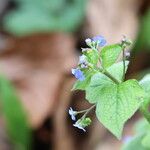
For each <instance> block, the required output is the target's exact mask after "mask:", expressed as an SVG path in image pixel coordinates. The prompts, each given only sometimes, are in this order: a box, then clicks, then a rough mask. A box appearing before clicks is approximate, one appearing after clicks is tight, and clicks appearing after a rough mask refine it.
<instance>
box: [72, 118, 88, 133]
mask: <svg viewBox="0 0 150 150" xmlns="http://www.w3.org/2000/svg"><path fill="white" fill-rule="evenodd" d="M73 126H74V127H76V128H78V129H81V130H83V131H84V132H86V130H85V129H84V127H83V125H82V123H81V120H78V121H77V122H76V123H75V124H73Z"/></svg>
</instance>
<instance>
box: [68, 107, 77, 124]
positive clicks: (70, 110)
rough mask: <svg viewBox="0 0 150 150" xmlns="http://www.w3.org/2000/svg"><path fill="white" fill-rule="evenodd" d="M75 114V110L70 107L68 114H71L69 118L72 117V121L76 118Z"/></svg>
mask: <svg viewBox="0 0 150 150" xmlns="http://www.w3.org/2000/svg"><path fill="white" fill-rule="evenodd" d="M76 114H77V111H74V110H73V109H72V108H71V107H70V109H69V115H70V116H71V119H72V120H73V121H75V120H76Z"/></svg>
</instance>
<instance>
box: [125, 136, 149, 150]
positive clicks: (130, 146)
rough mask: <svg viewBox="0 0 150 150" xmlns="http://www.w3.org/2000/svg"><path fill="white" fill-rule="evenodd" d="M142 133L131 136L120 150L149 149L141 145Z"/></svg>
mask: <svg viewBox="0 0 150 150" xmlns="http://www.w3.org/2000/svg"><path fill="white" fill-rule="evenodd" d="M143 137H144V135H143V134H140V135H138V136H136V137H135V138H133V139H132V140H131V141H130V142H128V143H127V144H125V145H124V146H123V148H122V150H149V148H146V147H144V146H143V145H142V142H141V141H142V139H143Z"/></svg>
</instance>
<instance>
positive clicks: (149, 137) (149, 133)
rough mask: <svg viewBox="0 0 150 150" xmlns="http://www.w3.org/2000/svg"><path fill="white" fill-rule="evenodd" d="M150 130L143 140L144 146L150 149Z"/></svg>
mask: <svg viewBox="0 0 150 150" xmlns="http://www.w3.org/2000/svg"><path fill="white" fill-rule="evenodd" d="M149 142H150V130H149V131H147V133H146V135H145V137H144V138H143V139H142V145H143V146H144V147H146V148H149V149H150V143H149Z"/></svg>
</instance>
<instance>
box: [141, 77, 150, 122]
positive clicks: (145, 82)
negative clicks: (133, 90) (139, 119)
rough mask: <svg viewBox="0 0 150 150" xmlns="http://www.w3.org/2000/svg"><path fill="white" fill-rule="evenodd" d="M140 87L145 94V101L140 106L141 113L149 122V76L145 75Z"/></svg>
mask: <svg viewBox="0 0 150 150" xmlns="http://www.w3.org/2000/svg"><path fill="white" fill-rule="evenodd" d="M140 85H141V86H142V87H143V89H144V90H145V92H146V96H145V100H144V102H143V104H142V106H141V111H142V112H143V114H144V115H145V117H146V118H147V120H148V121H149V122H150V112H149V105H150V94H149V93H150V74H147V75H146V76H145V77H144V78H143V79H142V80H141V81H140Z"/></svg>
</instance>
